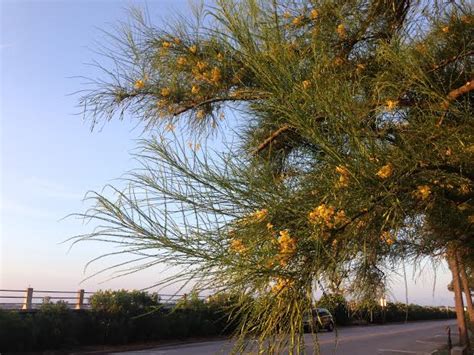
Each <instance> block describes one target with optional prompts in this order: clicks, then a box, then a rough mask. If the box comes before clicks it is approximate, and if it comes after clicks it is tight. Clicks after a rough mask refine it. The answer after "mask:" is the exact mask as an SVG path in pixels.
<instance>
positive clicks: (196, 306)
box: [0, 291, 455, 353]
mask: <svg viewBox="0 0 474 355" xmlns="http://www.w3.org/2000/svg"><path fill="white" fill-rule="evenodd" d="M326 300H327V298H326ZM322 301H323V303H321V304H320V306H325V307H326V308H328V309H330V310H331V311H332V312H334V313H333V314H334V316H335V320H336V325H350V324H352V323H354V324H368V323H369V322H370V321H371V318H372V322H373V323H381V322H383V320H384V319H383V317H384V314H383V311H382V309H381V308H380V306H376V305H374V306H373V307H372V308H370V310H369V309H368V308H365V309H364V308H363V307H357V308H356V309H357V311H351V309H350V307H348V304H347V303H346V302H345V300H344V299H340V298H337V300H336V299H331V302H326V303H324V302H325V301H324V300H322ZM233 303H234V301H233V297H231V296H229V295H227V294H221V295H217V296H214V297H209V298H208V299H207V300H205V301H204V300H202V299H200V298H198V297H197V295H196V294H191V295H189V296H188V297H187V298H185V299H184V298H183V299H181V300H179V301H178V302H177V303H176V305H174V306H172V307H169V306H165V305H163V304H161V303H160V300H159V299H158V298H157V297H156V295H153V294H148V293H145V292H140V291H99V292H97V293H95V294H94V295H93V296H92V298H91V308H90V309H89V310H80V311H76V310H71V309H69V308H68V305H67V304H66V303H62V302H58V303H54V304H53V303H46V304H44V305H42V306H41V307H40V308H39V309H38V310H37V311H35V312H21V311H13V310H11V311H7V310H0V352H2V353H5V352H26V351H45V350H71V349H76V350H78V349H81V348H82V349H84V347H86V346H91V347H93V348H100V346H104V345H111V346H113V345H125V344H132V345H135V346H137V347H140V346H146V344H147V343H155V344H156V343H159V342H160V341H161V342H162V341H170V340H180V341H181V340H190V339H191V340H198V339H203V338H215V337H218V336H229V335H231V334H232V333H233V332H235V330H236V327H237V326H238V322H236V320H235V318H232V317H230V313H231V310H232V308H233V307H232V305H233ZM407 311H408V313H406V312H407ZM406 315H408V320H410V321H411V320H431V319H448V318H454V317H455V313H454V312H453V311H447V310H444V309H440V308H438V307H421V306H417V305H408V307H407V306H406V305H402V304H392V303H389V304H388V305H387V308H386V311H385V320H386V321H388V322H400V321H404V320H405V319H406Z"/></svg>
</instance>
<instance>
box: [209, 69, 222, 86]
mask: <svg viewBox="0 0 474 355" xmlns="http://www.w3.org/2000/svg"><path fill="white" fill-rule="evenodd" d="M221 78H222V75H221V70H220V69H219V68H217V67H214V68H212V70H211V81H212V82H213V83H218V82H219V81H220V80H221Z"/></svg>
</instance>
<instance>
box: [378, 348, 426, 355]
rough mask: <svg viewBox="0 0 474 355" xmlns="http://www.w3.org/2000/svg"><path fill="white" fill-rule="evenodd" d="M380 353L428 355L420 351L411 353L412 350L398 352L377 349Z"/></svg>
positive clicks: (395, 350)
mask: <svg viewBox="0 0 474 355" xmlns="http://www.w3.org/2000/svg"><path fill="white" fill-rule="evenodd" d="M377 351H378V352H383V353H385V352H391V353H403V354H418V355H420V354H426V353H421V352H419V351H410V350H397V349H377Z"/></svg>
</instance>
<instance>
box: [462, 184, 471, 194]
mask: <svg viewBox="0 0 474 355" xmlns="http://www.w3.org/2000/svg"><path fill="white" fill-rule="evenodd" d="M459 192H460V193H461V194H462V195H467V194H468V193H469V192H471V187H470V186H469V185H468V184H461V186H459Z"/></svg>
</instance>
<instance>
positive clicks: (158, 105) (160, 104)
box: [156, 100, 168, 109]
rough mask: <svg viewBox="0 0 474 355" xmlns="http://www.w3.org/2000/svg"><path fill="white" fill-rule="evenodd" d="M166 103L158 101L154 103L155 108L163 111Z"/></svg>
mask: <svg viewBox="0 0 474 355" xmlns="http://www.w3.org/2000/svg"><path fill="white" fill-rule="evenodd" d="M167 104H168V103H167V102H166V100H158V101H157V102H156V106H157V107H158V108H159V109H163V108H165V107H166V105H167Z"/></svg>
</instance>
